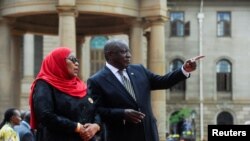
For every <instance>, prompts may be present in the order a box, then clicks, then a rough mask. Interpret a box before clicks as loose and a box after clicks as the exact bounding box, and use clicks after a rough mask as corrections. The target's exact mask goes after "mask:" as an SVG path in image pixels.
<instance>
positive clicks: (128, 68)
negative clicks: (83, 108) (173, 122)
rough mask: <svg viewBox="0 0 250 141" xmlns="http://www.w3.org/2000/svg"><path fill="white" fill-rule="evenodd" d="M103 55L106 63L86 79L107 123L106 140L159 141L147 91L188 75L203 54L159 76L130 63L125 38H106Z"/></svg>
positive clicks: (166, 86)
mask: <svg viewBox="0 0 250 141" xmlns="http://www.w3.org/2000/svg"><path fill="white" fill-rule="evenodd" d="M104 55H105V59H106V65H105V67H104V68H103V69H102V70H100V71H99V72H97V73H96V74H94V75H93V76H91V77H90V78H89V79H88V81H87V82H88V90H89V93H91V94H92V95H93V96H94V99H95V100H96V102H97V107H98V111H99V113H100V114H101V116H102V118H103V121H104V123H105V125H106V130H107V136H108V141H159V137H158V131H157V126H156V119H155V117H154V115H153V112H152V108H151V102H150V100H151V99H150V97H151V96H150V91H151V90H159V89H167V88H170V87H171V86H173V85H175V84H177V83H178V82H180V81H183V80H185V79H187V78H188V77H189V76H190V74H189V73H190V72H191V71H194V70H195V69H196V60H198V59H200V58H202V57H204V56H197V57H195V58H193V59H189V60H187V61H186V62H185V64H184V65H183V67H182V68H180V69H177V70H175V71H173V72H171V73H168V74H165V75H163V76H160V75H157V74H154V73H152V72H150V71H149V70H148V69H146V68H145V67H143V66H142V65H130V60H131V54H130V51H129V48H128V45H127V43H125V42H124V41H121V40H109V41H108V42H107V43H106V44H105V46H104ZM124 80H126V81H124ZM130 84H131V85H130ZM127 87H128V88H127Z"/></svg>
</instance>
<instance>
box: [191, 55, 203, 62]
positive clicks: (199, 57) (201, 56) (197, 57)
mask: <svg viewBox="0 0 250 141" xmlns="http://www.w3.org/2000/svg"><path fill="white" fill-rule="evenodd" d="M204 57H205V56H204V55H199V56H196V57H194V58H192V59H191V60H192V61H197V60H200V59H201V58H204Z"/></svg>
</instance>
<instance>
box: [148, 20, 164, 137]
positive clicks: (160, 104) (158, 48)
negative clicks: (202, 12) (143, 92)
mask: <svg viewBox="0 0 250 141" xmlns="http://www.w3.org/2000/svg"><path fill="white" fill-rule="evenodd" d="M147 19H148V20H149V21H150V22H151V35H150V45H149V50H150V52H149V58H148V59H149V64H148V67H149V69H150V70H151V71H152V72H155V73H157V74H160V75H163V74H165V73H166V67H165V66H166V60H165V34H164V31H165V30H164V24H165V21H166V18H165V17H161V16H159V17H150V18H147ZM152 107H153V111H154V114H155V116H156V118H157V126H158V131H159V137H160V141H165V140H166V137H165V132H166V92H165V90H158V91H154V92H152Z"/></svg>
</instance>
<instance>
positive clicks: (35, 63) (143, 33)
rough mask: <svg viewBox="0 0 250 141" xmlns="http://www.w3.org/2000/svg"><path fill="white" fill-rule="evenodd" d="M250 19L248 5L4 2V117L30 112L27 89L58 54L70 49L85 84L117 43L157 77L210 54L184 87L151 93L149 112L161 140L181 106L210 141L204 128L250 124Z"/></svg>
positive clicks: (189, 0)
mask: <svg viewBox="0 0 250 141" xmlns="http://www.w3.org/2000/svg"><path fill="white" fill-rule="evenodd" d="M249 14H250V2H249V1H248V0H237V1H235V0H185V1H184V0H100V1H95V0H0V33H1V36H0V49H1V51H0V115H2V113H3V112H4V111H5V109H6V108H7V107H13V106H15V107H19V108H20V109H28V96H29V90H30V84H31V82H32V81H33V80H34V77H35V76H36V74H37V72H38V71H39V68H40V64H41V61H42V59H43V57H44V56H46V54H48V52H50V51H51V50H52V49H53V48H55V47H59V46H63V45H64V46H69V47H71V49H72V50H74V51H75V52H76V55H77V57H78V58H79V59H80V60H81V62H80V66H82V68H81V72H80V77H81V78H82V79H83V80H86V79H87V78H88V77H89V76H90V75H92V74H93V73H94V72H95V71H96V70H98V69H99V68H100V67H102V65H103V63H104V60H103V55H102V52H101V51H102V50H101V49H102V47H103V44H104V43H105V42H106V40H108V39H110V38H113V37H116V38H123V39H125V40H127V41H128V42H129V44H130V48H131V51H132V56H133V60H132V61H133V63H141V64H144V65H145V66H147V67H148V68H149V69H150V70H152V71H153V72H156V73H159V74H163V73H165V72H168V71H170V70H172V69H175V68H176V67H179V66H180V65H181V64H182V63H183V62H184V61H185V60H186V59H188V58H190V57H193V56H197V55H200V54H202V55H205V56H206V57H205V58H204V59H202V61H199V64H198V69H197V71H195V72H194V73H192V76H191V78H189V79H188V80H186V81H185V82H184V83H180V84H178V85H176V86H175V87H173V88H171V89H169V90H167V91H156V92H153V94H152V106H153V109H154V112H155V116H156V118H157V121H158V128H159V136H160V139H161V141H165V132H166V131H171V130H172V128H173V126H172V123H171V121H170V118H171V117H172V116H174V115H175V114H176V113H178V112H179V111H181V109H183V108H188V109H191V111H192V113H195V116H194V117H192V118H191V117H188V118H187V119H189V120H190V119H191V120H192V128H193V127H195V128H193V132H195V134H194V135H193V136H196V139H197V140H207V125H210V124H244V123H245V122H246V121H248V120H250V119H249V117H250V105H249V104H250V96H248V91H250V90H249V89H250V88H249V89H248V85H249V84H250V83H249V82H248V81H249V80H248V76H249V77H250V74H249V73H248V68H247V67H248V65H247V64H248V63H247V60H248V59H249V53H248V50H249V47H250V45H249V44H250V37H249V36H248V33H249V31H250V28H249V27H248V25H249V24H250V18H249V16H248V15H249ZM165 93H166V94H165ZM0 119H2V116H1V117H0ZM182 125H183V121H180V122H179V123H178V125H177V128H179V129H178V134H182V129H180V128H181V127H182Z"/></svg>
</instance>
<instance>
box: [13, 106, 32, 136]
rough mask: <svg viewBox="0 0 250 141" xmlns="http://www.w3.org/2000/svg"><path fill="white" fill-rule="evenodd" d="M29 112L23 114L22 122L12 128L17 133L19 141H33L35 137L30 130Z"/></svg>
mask: <svg viewBox="0 0 250 141" xmlns="http://www.w3.org/2000/svg"><path fill="white" fill-rule="evenodd" d="M29 121H30V112H29V111H26V112H24V113H23V120H22V121H21V123H20V125H17V126H15V127H14V130H15V131H17V132H18V134H19V138H20V141H34V140H35V137H34V134H33V132H32V131H31V128H30V124H29Z"/></svg>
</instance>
